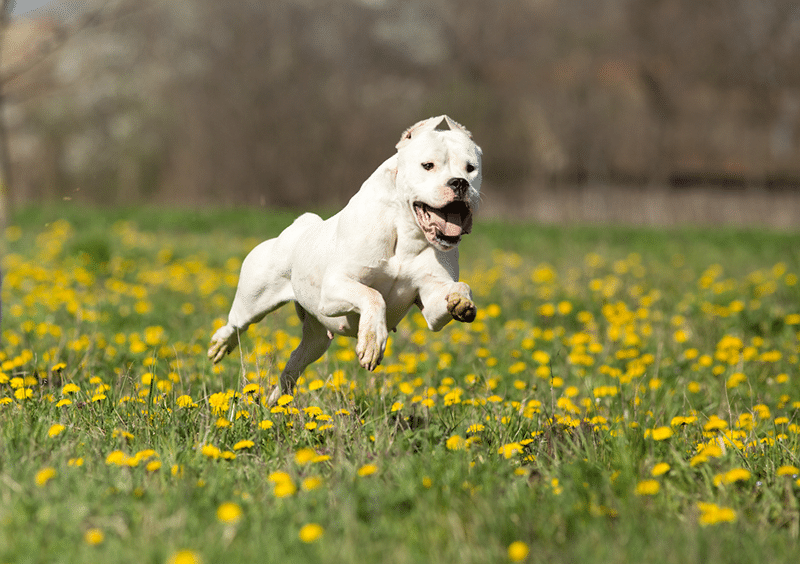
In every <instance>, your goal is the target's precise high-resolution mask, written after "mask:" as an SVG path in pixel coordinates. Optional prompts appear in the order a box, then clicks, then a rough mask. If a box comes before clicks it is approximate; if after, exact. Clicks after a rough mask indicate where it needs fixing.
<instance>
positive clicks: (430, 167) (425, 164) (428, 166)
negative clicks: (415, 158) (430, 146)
mask: <svg viewBox="0 0 800 564" xmlns="http://www.w3.org/2000/svg"><path fill="white" fill-rule="evenodd" d="M422 168H424V169H425V170H431V169H432V168H433V163H422Z"/></svg>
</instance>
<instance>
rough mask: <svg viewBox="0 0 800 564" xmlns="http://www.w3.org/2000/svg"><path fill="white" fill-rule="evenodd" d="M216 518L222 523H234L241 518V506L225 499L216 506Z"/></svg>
mask: <svg viewBox="0 0 800 564" xmlns="http://www.w3.org/2000/svg"><path fill="white" fill-rule="evenodd" d="M217 519H218V520H219V521H221V522H223V523H230V524H236V523H238V522H239V521H241V519H242V508H241V507H240V506H239V505H238V504H236V503H234V502H232V501H226V502H225V503H223V504H221V505H220V506H219V507H218V508H217Z"/></svg>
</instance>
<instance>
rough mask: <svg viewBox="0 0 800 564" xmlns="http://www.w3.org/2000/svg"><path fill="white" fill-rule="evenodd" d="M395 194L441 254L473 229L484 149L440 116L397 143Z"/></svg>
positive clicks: (451, 121)
mask: <svg viewBox="0 0 800 564" xmlns="http://www.w3.org/2000/svg"><path fill="white" fill-rule="evenodd" d="M397 156H398V161H397V189H398V190H399V191H400V195H401V197H402V198H403V199H404V200H405V202H404V203H406V204H407V205H408V209H409V211H410V212H411V214H413V216H414V218H415V220H416V223H417V225H418V226H419V228H420V230H421V231H422V233H423V234H424V235H425V238H426V239H427V240H428V242H429V243H430V244H431V245H433V246H434V247H436V248H437V249H439V250H441V251H449V250H451V249H454V248H456V247H457V246H458V243H459V242H460V241H461V236H462V235H464V234H465V233H469V232H470V231H471V230H472V214H473V212H474V211H475V210H476V209H477V207H478V202H479V200H480V189H481V149H480V147H478V146H477V145H476V144H475V143H474V142H473V141H472V135H471V134H470V132H469V131H467V130H466V129H465V128H464V127H463V126H461V125H459V124H458V123H456V122H455V121H453V120H452V119H450V118H449V117H447V116H438V117H434V118H430V119H426V120H425V121H421V122H419V123H417V124H416V125H414V126H412V127H410V128H408V129H407V130H406V131H405V132H404V133H403V136H402V137H401V138H400V142H399V143H398V144H397Z"/></svg>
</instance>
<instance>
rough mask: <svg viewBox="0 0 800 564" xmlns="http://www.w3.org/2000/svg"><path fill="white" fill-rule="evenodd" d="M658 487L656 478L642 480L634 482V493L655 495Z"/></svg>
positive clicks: (659, 487)
mask: <svg viewBox="0 0 800 564" xmlns="http://www.w3.org/2000/svg"><path fill="white" fill-rule="evenodd" d="M660 489H661V485H660V484H659V483H658V481H657V480H642V481H641V482H639V483H638V484H636V495H656V494H657V493H658V492H659V490H660Z"/></svg>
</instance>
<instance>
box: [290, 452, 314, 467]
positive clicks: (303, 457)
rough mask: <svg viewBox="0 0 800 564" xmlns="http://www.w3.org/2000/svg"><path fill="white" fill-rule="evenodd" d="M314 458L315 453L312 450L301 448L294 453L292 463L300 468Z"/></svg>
mask: <svg viewBox="0 0 800 564" xmlns="http://www.w3.org/2000/svg"><path fill="white" fill-rule="evenodd" d="M316 456H317V453H316V452H314V449H313V448H301V449H300V450H298V451H297V452H295V453H294V461H295V462H296V463H297V464H299V465H300V466H303V465H305V464H308V463H309V462H312V461H313V460H314V458H315V457H316Z"/></svg>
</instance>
